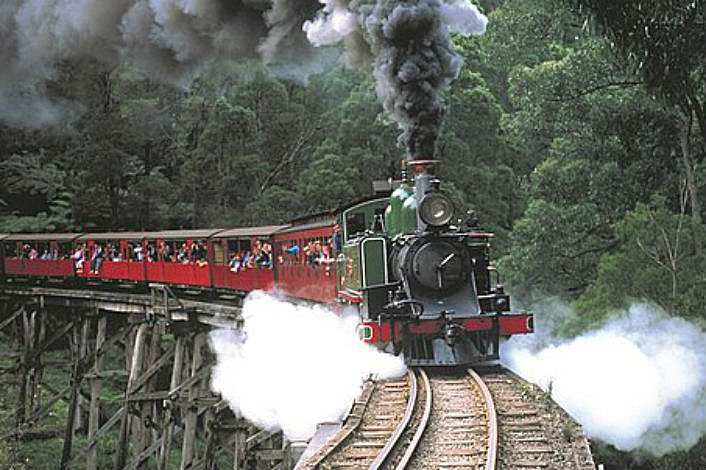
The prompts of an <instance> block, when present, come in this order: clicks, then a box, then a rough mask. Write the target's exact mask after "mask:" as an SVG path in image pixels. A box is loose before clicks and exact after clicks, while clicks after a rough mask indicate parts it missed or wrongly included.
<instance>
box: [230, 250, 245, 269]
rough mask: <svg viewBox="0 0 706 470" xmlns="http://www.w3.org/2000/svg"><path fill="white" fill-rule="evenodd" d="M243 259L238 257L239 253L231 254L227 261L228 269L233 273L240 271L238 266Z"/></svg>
mask: <svg viewBox="0 0 706 470" xmlns="http://www.w3.org/2000/svg"><path fill="white" fill-rule="evenodd" d="M242 261H243V259H242V257H241V256H240V253H233V254H231V255H230V261H228V267H229V268H230V270H231V271H233V272H234V273H237V272H238V271H239V270H240V264H241V263H242Z"/></svg>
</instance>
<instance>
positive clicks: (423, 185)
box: [407, 160, 439, 232]
mask: <svg viewBox="0 0 706 470" xmlns="http://www.w3.org/2000/svg"><path fill="white" fill-rule="evenodd" d="M438 164H439V161H438V160H412V161H409V162H407V166H408V167H409V168H411V169H412V173H413V174H414V193H415V195H416V199H417V207H419V202H420V201H421V200H422V198H423V197H424V195H425V194H426V193H427V192H429V191H430V190H432V189H433V185H434V182H435V181H438V180H437V179H436V167H437V165H438ZM437 189H438V188H437ZM426 228H427V224H426V223H425V222H424V221H423V220H422V218H421V217H420V215H419V212H418V211H417V229H418V230H419V231H420V232H424V231H425V230H426Z"/></svg>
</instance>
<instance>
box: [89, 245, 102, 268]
mask: <svg viewBox="0 0 706 470" xmlns="http://www.w3.org/2000/svg"><path fill="white" fill-rule="evenodd" d="M104 256H105V253H104V251H103V247H102V246H101V244H100V243H96V246H95V248H94V249H93V254H92V255H91V274H98V272H99V271H100V269H101V266H102V265H103V257H104Z"/></svg>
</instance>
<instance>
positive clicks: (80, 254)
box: [73, 245, 85, 273]
mask: <svg viewBox="0 0 706 470" xmlns="http://www.w3.org/2000/svg"><path fill="white" fill-rule="evenodd" d="M84 250H85V245H78V246H77V247H76V250H75V251H74V254H73V260H74V265H75V267H76V272H77V273H81V272H83V262H84V261H85V258H84Z"/></svg>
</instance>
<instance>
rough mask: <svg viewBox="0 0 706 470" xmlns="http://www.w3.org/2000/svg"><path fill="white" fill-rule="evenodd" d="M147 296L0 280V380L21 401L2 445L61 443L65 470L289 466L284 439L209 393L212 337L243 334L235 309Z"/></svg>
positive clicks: (157, 291) (162, 292)
mask: <svg viewBox="0 0 706 470" xmlns="http://www.w3.org/2000/svg"><path fill="white" fill-rule="evenodd" d="M150 288H151V292H150V294H149V295H144V294H140V293H132V292H128V293H125V292H114V291H110V292H107V291H91V290H76V289H66V288H43V287H26V286H17V285H3V284H0V307H1V308H0V334H2V335H3V336H4V338H5V340H4V341H3V342H2V345H3V347H4V348H5V349H4V350H2V351H0V355H4V357H5V362H3V364H2V366H0V373H2V374H3V375H4V376H6V377H10V380H14V382H13V385H12V387H13V389H15V390H16V392H15V393H16V395H15V396H16V397H17V401H16V407H17V408H16V412H15V414H14V423H2V426H4V427H3V428H2V429H1V430H0V438H1V439H5V440H10V439H14V440H27V439H62V440H63V444H62V446H61V449H62V452H61V455H59V456H57V464H58V463H59V459H60V467H61V468H62V469H74V468H75V469H87V470H98V469H103V468H112V469H114V470H128V469H129V470H133V469H155V470H171V469H177V468H178V469H180V470H187V469H205V470H212V469H217V468H218V469H222V468H233V469H245V468H272V469H289V468H292V467H293V462H292V461H291V454H290V452H289V445H288V443H287V442H286V440H285V439H284V438H283V436H282V434H281V433H270V432H267V431H263V430H259V429H257V428H255V427H254V426H252V425H250V424H248V423H247V422H246V421H244V420H242V419H240V418H238V417H236V416H235V415H234V414H233V412H232V411H231V410H230V409H229V407H228V404H227V402H225V401H224V400H223V399H222V398H221V397H220V396H219V395H217V394H214V393H213V392H212V391H211V390H210V371H211V367H212V366H213V364H214V362H215V356H214V353H213V352H212V351H211V349H210V343H209V339H208V335H209V332H210V331H211V330H213V329H215V328H239V327H240V326H241V322H242V320H241V317H240V308H239V307H238V306H237V305H233V304H232V303H231V304H227V303H225V302H222V301H221V302H214V301H210V302H206V301H199V300H190V299H188V300H187V298H179V297H178V296H177V295H175V292H174V291H172V290H171V289H170V288H169V287H168V286H164V285H160V284H152V285H150ZM8 361H9V362H8ZM54 368H59V369H61V371H63V373H61V374H59V373H57V370H56V369H54ZM57 376H58V377H64V379H63V381H61V383H57ZM60 410H64V411H60ZM58 415H61V416H65V418H62V420H61V421H58V419H57V416H58ZM8 424H9V426H8ZM9 428H12V429H9Z"/></svg>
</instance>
